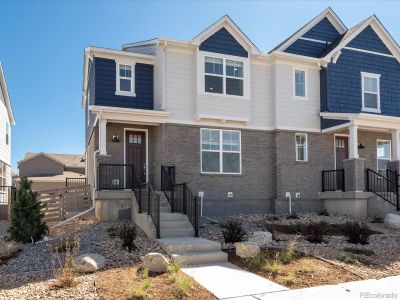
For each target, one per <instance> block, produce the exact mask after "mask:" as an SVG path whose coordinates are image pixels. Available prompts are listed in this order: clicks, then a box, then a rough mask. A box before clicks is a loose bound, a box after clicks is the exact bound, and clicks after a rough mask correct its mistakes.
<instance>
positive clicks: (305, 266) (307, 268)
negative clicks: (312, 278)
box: [301, 263, 315, 274]
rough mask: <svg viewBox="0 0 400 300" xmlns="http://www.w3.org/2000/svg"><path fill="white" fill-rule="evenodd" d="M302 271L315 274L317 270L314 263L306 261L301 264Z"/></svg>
mask: <svg viewBox="0 0 400 300" xmlns="http://www.w3.org/2000/svg"><path fill="white" fill-rule="evenodd" d="M301 271H302V272H303V273H306V274H313V273H314V272H315V268H314V266H313V265H312V264H309V263H304V264H303V265H302V266H301Z"/></svg>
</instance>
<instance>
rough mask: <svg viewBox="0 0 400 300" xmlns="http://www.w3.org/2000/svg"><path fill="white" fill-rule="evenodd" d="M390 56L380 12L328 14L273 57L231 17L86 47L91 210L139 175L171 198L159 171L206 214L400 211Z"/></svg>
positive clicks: (399, 142)
mask: <svg viewBox="0 0 400 300" xmlns="http://www.w3.org/2000/svg"><path fill="white" fill-rule="evenodd" d="M399 62H400V49H399V46H398V44H397V43H396V41H395V40H394V39H393V37H392V36H391V35H390V34H389V33H388V31H387V30H386V29H385V27H384V26H383V25H382V24H381V22H380V21H379V19H378V18H377V17H376V16H374V15H373V16H371V17H368V18H367V19H365V20H363V21H361V22H360V23H358V24H357V25H355V26H354V27H351V28H347V27H346V26H345V24H343V22H342V21H341V20H340V19H339V17H338V16H337V15H336V14H335V12H334V11H333V10H332V9H331V8H328V9H326V10H324V11H323V12H322V13H321V14H319V15H318V16H317V17H315V18H314V19H312V20H311V21H310V22H308V23H307V24H306V25H304V26H303V27H302V28H300V29H299V30H298V31H296V32H295V33H294V34H293V35H292V36H290V37H288V38H287V39H286V40H284V41H283V42H282V43H281V44H279V45H278V46H277V47H276V48H274V49H273V50H272V51H270V52H269V53H262V52H261V51H260V50H259V49H258V48H257V46H256V45H255V44H254V43H253V42H252V41H251V40H250V39H249V38H248V37H247V36H246V34H245V33H244V32H243V31H242V30H241V29H240V28H239V27H238V26H237V25H236V24H235V23H234V22H233V21H232V20H231V19H230V18H229V17H228V16H224V17H222V18H221V19H219V20H218V21H216V22H215V23H214V24H212V25H211V26H209V27H208V28H206V29H205V30H204V31H202V32H200V33H199V34H198V35H197V36H195V37H194V38H193V39H191V40H176V39H170V38H157V39H152V40H147V41H142V42H135V43H129V44H125V45H123V47H122V50H113V49H106V48H98V47H87V48H86V49H85V52H84V70H83V71H84V76H83V92H82V108H83V109H84V110H85V114H86V124H85V125H86V162H87V164H86V167H87V176H88V181H89V184H91V186H92V187H93V189H94V197H95V198H96V205H101V201H102V199H100V198H101V197H100V196H99V195H100V193H99V192H100V191H101V190H103V191H105V190H108V191H111V190H116V189H120V190H129V189H132V188H133V189H134V185H135V183H132V182H133V180H132V178H133V177H134V176H137V177H136V179H137V181H139V182H141V183H146V182H147V183H149V184H151V187H152V190H154V191H159V190H163V191H164V192H165V194H166V195H169V196H168V198H169V197H170V194H167V192H171V189H170V188H168V187H167V188H166V187H165V186H168V185H169V183H170V181H168V182H169V183H168V184H167V185H166V184H165V182H166V181H165V178H169V179H171V178H173V180H172V181H173V183H178V182H186V183H187V185H186V188H188V189H190V190H191V192H192V194H193V195H195V196H198V197H200V198H201V199H202V204H201V205H202V207H201V209H202V210H203V213H204V214H207V215H222V214H237V213H254V212H268V211H272V212H288V211H290V210H292V211H296V212H300V211H315V210H320V209H323V208H326V209H328V210H329V211H332V212H337V213H349V214H352V215H357V216H360V215H366V214H367V213H369V214H373V213H374V212H375V210H376V211H378V210H379V209H381V208H382V207H385V209H389V210H390V209H392V210H395V209H396V208H397V209H398V184H397V182H398V176H397V172H398V171H399V166H400V163H399V161H400V137H399V132H400V63H399ZM131 167H132V168H133V170H134V171H131V169H130V168H131ZM132 172H134V173H135V174H134V173H132ZM396 192H397V195H396ZM96 193H97V194H96ZM103 195H104V194H103ZM114 198H115V197H114ZM116 198H118V197H116ZM108 200H109V199H108ZM149 203H150V202H149ZM116 205H117V204H116ZM117 206H118V209H121V210H122V209H129V207H128V206H125V205H124V204H121V202H118V205H117ZM396 206H397V207H396ZM111 207H112V204H111V202H108V204H107V209H112V208H111ZM172 210H173V209H172ZM368 210H369V211H368Z"/></svg>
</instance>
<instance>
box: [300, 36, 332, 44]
mask: <svg viewBox="0 0 400 300" xmlns="http://www.w3.org/2000/svg"><path fill="white" fill-rule="evenodd" d="M299 40H303V41H309V42H315V43H320V44H328V45H330V44H332V43H331V42H327V41H323V40H317V39H310V38H306V37H300V38H299Z"/></svg>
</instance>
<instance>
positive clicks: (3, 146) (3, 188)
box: [0, 62, 15, 219]
mask: <svg viewBox="0 0 400 300" xmlns="http://www.w3.org/2000/svg"><path fill="white" fill-rule="evenodd" d="M14 124H15V121H14V115H13V112H12V108H11V103H10V98H9V95H8V90H7V85H6V80H5V78H4V73H3V67H2V65H1V62H0V219H2V218H4V217H6V213H7V204H8V199H9V195H10V188H9V186H11V184H12V180H11V127H12V126H14Z"/></svg>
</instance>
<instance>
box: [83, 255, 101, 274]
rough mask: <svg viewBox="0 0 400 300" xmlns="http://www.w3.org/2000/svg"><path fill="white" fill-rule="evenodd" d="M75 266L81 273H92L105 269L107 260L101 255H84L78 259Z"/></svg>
mask: <svg viewBox="0 0 400 300" xmlns="http://www.w3.org/2000/svg"><path fill="white" fill-rule="evenodd" d="M75 265H76V267H77V269H78V270H79V271H80V272H84V273H91V272H96V271H98V270H101V269H103V268H104V266H105V265H106V259H105V258H104V256H102V255H100V254H93V253H90V254H82V255H79V256H78V257H77V259H76V261H75Z"/></svg>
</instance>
